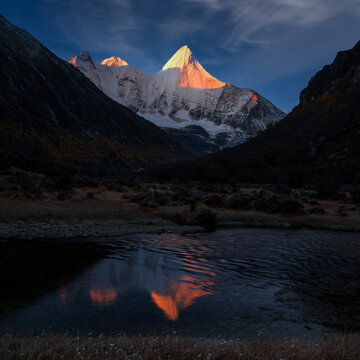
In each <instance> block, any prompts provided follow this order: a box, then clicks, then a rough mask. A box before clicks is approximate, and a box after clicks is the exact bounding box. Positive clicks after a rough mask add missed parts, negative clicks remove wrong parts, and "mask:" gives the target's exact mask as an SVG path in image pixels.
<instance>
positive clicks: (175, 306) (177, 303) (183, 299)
mask: <svg viewBox="0 0 360 360" xmlns="http://www.w3.org/2000/svg"><path fill="white" fill-rule="evenodd" d="M194 281H195V279H193V278H191V277H189V276H182V277H181V279H180V281H173V282H172V284H171V286H170V294H169V295H160V294H157V293H156V292H154V291H152V292H151V298H152V300H153V301H154V303H155V304H156V305H157V306H158V307H159V308H160V309H161V310H162V311H163V312H164V313H165V315H166V317H167V318H168V319H169V320H173V321H174V320H176V319H177V318H178V317H179V310H180V309H185V308H187V307H189V306H190V305H192V304H193V303H194V301H195V300H196V299H197V298H199V297H201V296H204V295H210V294H212V293H211V292H209V291H205V290H202V289H200V288H198V287H197V285H196V284H194Z"/></svg>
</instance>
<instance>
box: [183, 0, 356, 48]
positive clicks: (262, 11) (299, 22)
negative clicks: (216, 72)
mask: <svg viewBox="0 0 360 360" xmlns="http://www.w3.org/2000/svg"><path fill="white" fill-rule="evenodd" d="M183 1H184V2H187V3H193V4H201V5H202V6H204V7H205V8H207V10H210V11H213V12H218V11H220V10H222V11H226V12H227V13H228V19H229V21H231V23H232V30H231V31H230V33H229V34H228V36H227V40H226V41H225V46H226V47H228V48H229V50H231V49H234V48H236V47H237V46H239V45H240V44H241V43H242V42H245V43H256V44H263V43H268V42H272V41H274V40H276V39H277V37H276V36H274V33H276V32H277V33H278V34H280V35H281V31H283V30H284V29H285V28H286V29H287V31H289V28H294V27H308V26H316V25H319V24H321V23H323V22H326V21H328V20H330V19H331V18H333V17H335V16H337V15H339V14H341V13H348V14H354V13H359V11H360V1H359V0H342V1H338V0H266V1H264V0H183Z"/></svg>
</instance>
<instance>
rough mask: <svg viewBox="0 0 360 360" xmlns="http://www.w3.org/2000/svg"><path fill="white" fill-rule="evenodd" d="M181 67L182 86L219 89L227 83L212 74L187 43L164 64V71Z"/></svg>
mask: <svg viewBox="0 0 360 360" xmlns="http://www.w3.org/2000/svg"><path fill="white" fill-rule="evenodd" d="M170 69H179V72H180V87H186V88H196V89H217V88H221V87H223V86H225V85H226V83H224V82H222V81H220V80H218V79H216V78H215V77H213V76H212V75H210V74H209V73H208V72H207V71H206V70H205V69H204V68H203V67H202V66H201V64H200V63H199V61H198V60H197V59H196V58H195V57H194V56H193V54H192V52H191V50H190V49H189V47H188V46H187V45H185V46H183V47H181V48H180V49H179V50H178V51H177V52H176V53H175V54H174V55H173V56H172V57H171V58H170V60H169V61H168V62H167V63H166V64H165V65H164V66H163V68H162V71H167V70H170Z"/></svg>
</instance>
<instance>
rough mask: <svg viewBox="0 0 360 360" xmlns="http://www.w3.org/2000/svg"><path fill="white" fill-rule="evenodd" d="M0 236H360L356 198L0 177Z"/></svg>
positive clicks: (314, 191) (351, 189) (324, 191)
mask: <svg viewBox="0 0 360 360" xmlns="http://www.w3.org/2000/svg"><path fill="white" fill-rule="evenodd" d="M0 204H1V206H0V238H5V239H9V238H32V239H34V238H63V237H87V236H116V235H124V234H130V233H147V232H153V233H154V232H156V233H157V232H167V231H168V232H180V233H181V232H196V231H201V230H202V231H203V230H204V229H205V230H206V231H212V230H214V229H215V228H216V227H217V226H229V225H232V226H275V227H276V226H287V227H288V226H294V227H311V228H319V229H330V230H348V231H359V230H360V192H359V189H358V188H357V187H356V186H344V187H338V188H336V189H328V188H323V187H318V188H317V187H304V188H301V189H291V188H290V187H288V186H284V185H270V184H268V185H258V184H244V183H238V184H232V185H226V184H225V185H214V184H207V183H203V182H187V183H182V182H178V181H172V182H161V183H160V182H155V181H154V180H145V179H137V178H136V177H135V176H129V177H124V178H121V179H95V178H90V177H88V176H79V175H78V176H73V177H69V178H67V179H64V178H58V177H53V176H47V175H42V174H38V173H31V172H26V171H23V170H20V169H16V168H11V169H10V170H8V171H6V172H3V175H0Z"/></svg>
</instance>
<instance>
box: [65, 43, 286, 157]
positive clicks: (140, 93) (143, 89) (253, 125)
mask: <svg viewBox="0 0 360 360" xmlns="http://www.w3.org/2000/svg"><path fill="white" fill-rule="evenodd" d="M69 62H70V63H71V64H73V65H74V66H75V67H77V68H78V69H79V70H80V71H81V72H83V73H84V74H85V75H86V76H87V77H88V78H89V79H90V80H91V81H92V82H93V83H94V84H95V85H96V86H97V87H98V88H100V89H101V90H102V91H103V92H104V93H105V94H106V95H108V96H109V97H110V98H112V99H113V100H115V101H117V102H119V103H120V104H122V105H125V106H127V107H129V108H130V109H132V110H133V111H135V112H137V113H138V114H139V115H141V116H143V117H144V118H145V119H147V120H149V121H151V122H153V123H154V124H155V125H157V126H159V127H161V128H162V129H163V130H165V131H166V132H167V133H169V134H170V135H172V136H174V137H175V138H176V139H177V140H179V141H180V142H182V143H184V144H185V145H187V146H188V147H189V148H191V149H192V150H194V151H195V152H197V153H199V154H206V153H211V152H215V151H218V150H221V149H223V148H226V147H231V146H235V145H237V144H240V143H243V142H245V141H246V140H248V139H249V138H251V137H253V136H255V135H257V134H258V133H259V132H260V131H263V130H265V129H266V127H267V126H268V125H269V124H274V123H276V122H278V121H279V120H281V119H282V118H283V117H284V116H285V113H284V112H282V111H281V110H280V109H278V108H277V107H275V106H274V105H273V104H272V103H271V102H270V101H268V100H266V99H265V98H263V97H262V96H261V95H260V94H258V93H256V92H255V91H254V90H251V89H240V88H238V87H236V86H234V85H231V84H228V83H224V82H222V81H220V80H218V79H216V78H215V77H213V76H212V75H210V74H209V73H208V72H207V71H206V70H205V69H204V68H203V67H202V66H201V64H200V63H199V61H198V60H197V59H196V58H195V57H194V56H193V54H192V52H191V51H190V49H189V48H188V46H183V47H182V48H180V49H179V50H178V51H177V52H176V53H175V55H174V56H173V57H172V58H171V59H170V60H169V61H168V62H167V63H166V64H165V65H164V66H163V68H162V69H161V70H160V71H159V72H157V73H155V74H152V75H150V76H147V75H145V74H143V73H141V72H140V71H138V70H137V69H136V68H134V67H133V66H131V65H128V63H127V62H126V61H124V60H122V59H121V58H119V57H111V58H108V59H105V60H103V61H102V62H101V64H95V63H94V62H93V60H92V58H91V56H90V54H89V53H88V52H83V53H81V54H79V55H77V56H75V57H74V58H72V59H71V60H70V61H69Z"/></svg>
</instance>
